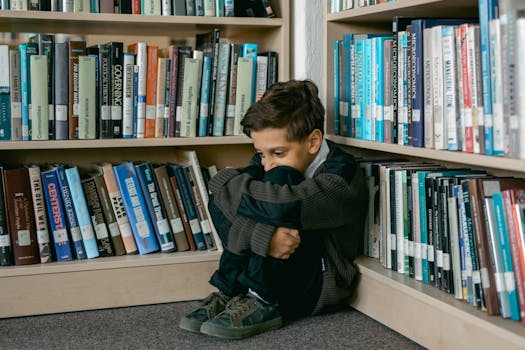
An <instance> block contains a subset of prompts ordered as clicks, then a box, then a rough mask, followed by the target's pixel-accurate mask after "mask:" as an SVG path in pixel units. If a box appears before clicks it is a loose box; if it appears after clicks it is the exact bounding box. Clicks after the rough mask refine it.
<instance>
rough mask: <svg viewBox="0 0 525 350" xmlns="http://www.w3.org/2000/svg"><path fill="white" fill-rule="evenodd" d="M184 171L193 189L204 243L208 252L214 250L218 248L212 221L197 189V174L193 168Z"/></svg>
mask: <svg viewBox="0 0 525 350" xmlns="http://www.w3.org/2000/svg"><path fill="white" fill-rule="evenodd" d="M184 170H185V171H186V176H187V178H188V180H189V185H190V187H191V193H190V195H191V196H192V200H193V201H194V203H195V208H196V209H197V214H198V217H199V224H200V226H201V232H202V234H203V236H204V242H205V243H206V247H207V248H208V250H214V249H216V248H217V247H216V245H215V242H214V240H213V237H212V229H211V225H210V220H209V218H208V214H207V213H206V210H205V208H204V205H205V204H204V203H203V202H204V201H203V199H202V197H201V195H200V193H199V190H198V188H197V180H196V178H195V173H194V171H193V168H192V167H191V166H187V167H185V168H184Z"/></svg>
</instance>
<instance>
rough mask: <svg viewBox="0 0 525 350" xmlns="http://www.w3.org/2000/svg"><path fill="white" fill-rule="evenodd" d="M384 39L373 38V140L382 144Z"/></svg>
mask: <svg viewBox="0 0 525 350" xmlns="http://www.w3.org/2000/svg"><path fill="white" fill-rule="evenodd" d="M385 40H386V38H381V37H378V38H374V44H375V64H376V68H375V73H376V80H377V84H376V85H375V88H376V89H377V91H376V95H375V96H376V97H375V111H376V112H375V129H374V131H375V137H374V140H375V141H378V142H384V141H385V120H384V113H385V102H384V97H385V81H384V79H383V78H384V70H385V65H384V61H383V60H384V59H383V57H384V42H385ZM345 110H346V115H348V103H347V104H346V107H345Z"/></svg>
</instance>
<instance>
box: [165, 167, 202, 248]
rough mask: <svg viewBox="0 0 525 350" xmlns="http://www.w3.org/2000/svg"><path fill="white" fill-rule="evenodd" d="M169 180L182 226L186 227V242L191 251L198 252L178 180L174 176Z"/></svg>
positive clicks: (170, 176) (169, 176)
mask: <svg viewBox="0 0 525 350" xmlns="http://www.w3.org/2000/svg"><path fill="white" fill-rule="evenodd" d="M168 178H169V180H170V184H171V187H172V189H173V194H174V196H175V201H176V202H177V207H178V208H179V211H180V216H181V219H182V225H183V226H184V232H185V234H186V240H187V242H188V245H189V248H190V250H191V251H195V250H197V246H196V244H195V240H194V239H193V233H192V231H191V226H190V222H189V220H188V216H187V215H186V210H185V209H184V204H183V202H182V194H181V190H180V188H179V185H178V183H177V178H176V177H175V176H174V175H171V174H169V175H168Z"/></svg>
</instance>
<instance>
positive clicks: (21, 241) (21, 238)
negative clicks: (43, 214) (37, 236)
mask: <svg viewBox="0 0 525 350" xmlns="http://www.w3.org/2000/svg"><path fill="white" fill-rule="evenodd" d="M17 236H18V245H19V246H21V247H26V246H28V245H31V235H30V234H29V230H20V231H18V232H17Z"/></svg>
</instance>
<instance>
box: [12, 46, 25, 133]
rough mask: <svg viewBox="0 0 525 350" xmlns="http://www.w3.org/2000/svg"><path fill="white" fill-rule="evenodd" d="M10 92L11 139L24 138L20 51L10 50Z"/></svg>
mask: <svg viewBox="0 0 525 350" xmlns="http://www.w3.org/2000/svg"><path fill="white" fill-rule="evenodd" d="M9 70H10V72H9V94H10V107H11V140H12V141H20V140H22V96H21V93H22V90H21V89H22V87H21V81H20V79H21V77H20V74H21V72H20V51H19V50H9Z"/></svg>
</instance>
